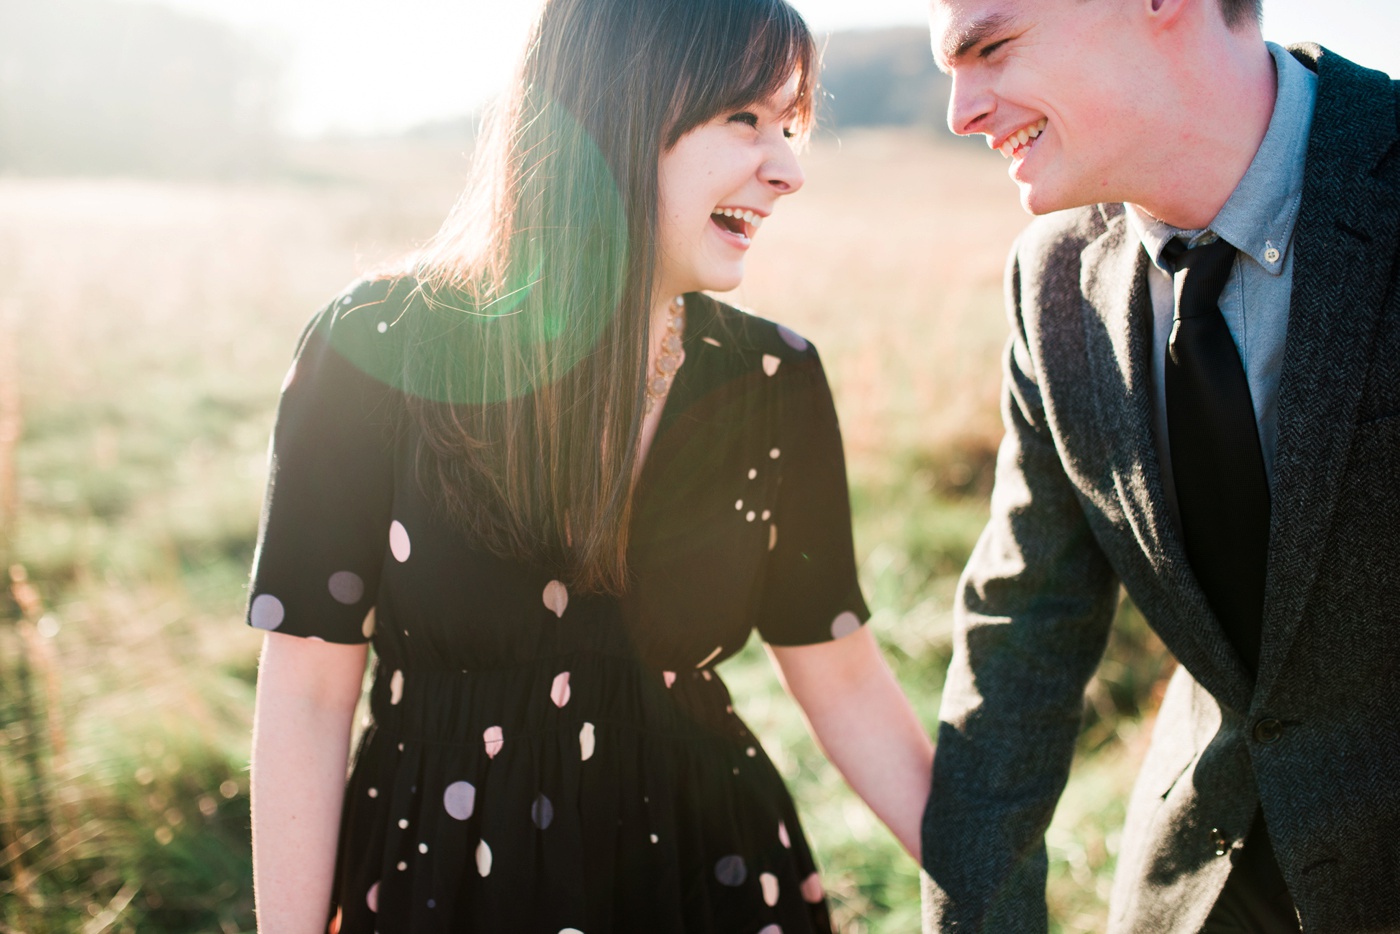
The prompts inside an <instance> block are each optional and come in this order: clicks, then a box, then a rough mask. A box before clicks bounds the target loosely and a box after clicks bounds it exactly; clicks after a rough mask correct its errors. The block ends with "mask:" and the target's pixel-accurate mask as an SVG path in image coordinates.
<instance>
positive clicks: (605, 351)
mask: <svg viewBox="0 0 1400 934" xmlns="http://www.w3.org/2000/svg"><path fill="white" fill-rule="evenodd" d="M815 67H816V60H815V53H814V49H813V44H812V39H811V37H810V35H809V33H808V31H807V29H806V26H805V25H804V24H803V23H802V21H801V19H800V18H799V17H798V15H797V14H796V13H795V12H794V11H793V10H791V9H790V8H789V7H788V6H786V5H785V4H784V3H783V2H782V0H694V2H687V3H676V2H669V0H549V2H547V3H546V4H545V7H544V10H543V11H542V14H541V17H540V19H539V21H538V23H537V25H536V27H535V31H534V34H533V35H532V37H531V41H530V44H529V46H528V50H527V52H526V55H525V57H524V60H523V64H522V67H521V70H520V72H519V74H518V75H517V79H516V82H515V85H514V92H513V94H512V95H511V96H510V98H509V100H508V102H507V104H506V105H504V106H503V108H502V110H501V112H500V113H499V114H498V115H497V120H496V123H495V127H494V132H493V135H492V137H491V138H490V139H488V140H487V141H486V142H484V143H483V144H482V146H481V147H480V153H481V156H480V162H479V174H478V178H477V182H476V184H474V185H473V187H472V189H471V191H470V194H469V197H467V198H466V199H464V201H463V204H462V205H460V206H459V208H458V210H457V211H456V212H454V217H453V219H452V220H451V221H450V222H449V224H448V225H447V226H446V227H445V228H444V231H443V233H442V234H441V235H440V236H439V238H438V239H437V241H435V243H434V244H432V245H431V247H430V248H429V249H428V250H427V251H426V252H425V253H424V254H423V255H421V256H419V257H417V258H416V259H415V261H414V262H413V264H412V266H411V269H410V270H409V271H408V272H407V273H405V274H401V275H396V276H387V277H382V278H379V279H376V280H374V281H369V282H364V283H360V284H357V285H356V286H354V287H353V288H352V289H351V290H350V291H348V292H347V293H346V294H345V295H343V296H342V297H340V298H338V299H337V300H336V301H334V302H333V303H332V304H331V305H330V306H329V307H328V308H327V309H325V310H324V311H323V312H322V313H321V314H320V315H318V316H317V318H316V319H314V320H313V322H312V324H311V326H310V327H309V328H308V330H307V333H306V334H305V336H304V337H303V341H302V345H301V348H300V350H299V353H298V356H297V359H296V362H295V364H294V365H293V369H292V371H291V372H290V373H289V374H288V378H287V382H286V383H285V384H284V392H283V399H282V404H281V408H280V411H279V415H278V422H277V427H276V430H275V433H274V449H273V469H272V478H271V481H270V484H269V492H268V502H267V507H266V512H265V517H264V522H263V529H262V532H261V539H260V543H259V549H258V555H257V557H256V559H255V568H254V577H253V584H252V589H251V599H250V603H249V620H250V622H251V624H252V625H254V626H257V627H259V628H262V629H266V630H268V634H267V636H266V644H265V647H264V650H263V656H262V663H261V669H260V672H259V678H258V701H257V713H256V723H255V736H254V748H253V793H254V818H253V829H254V856H255V867H256V881H257V895H258V914H259V919H260V929H261V930H262V931H264V932H266V934H271V932H283V931H289V932H297V931H307V932H310V931H316V930H323V929H325V927H326V925H327V917H328V911H327V906H328V905H329V906H330V911H329V917H330V928H331V929H332V930H339V931H347V932H349V931H354V932H359V931H366V932H368V931H379V932H383V934H390V932H396V931H413V932H422V931H434V930H441V931H454V932H455V931H491V932H542V934H557V932H570V931H572V932H578V931H582V932H585V934H603V932H615V931H646V932H682V931H684V932H716V934H720V932H722V934H734V932H759V931H762V932H764V934H777V932H780V931H781V932H786V934H800V932H811V931H829V930H830V926H831V925H830V920H829V918H828V915H827V910H826V906H825V904H824V899H823V896H822V890H821V884H820V881H819V879H818V877H817V876H816V871H815V866H814V863H813V860H812V856H811V853H810V851H809V849H808V847H807V844H806V841H805V840H804V838H803V836H802V834H801V832H800V828H799V827H798V823H797V818H796V814H795V812H794V810H793V806H792V803H791V800H790V799H789V797H788V795H787V792H786V790H785V789H784V788H783V785H782V781H781V779H780V777H779V776H778V775H777V773H776V771H775V770H774V768H773V766H772V764H771V763H770V762H769V760H768V759H767V757H766V756H765V755H764V754H763V751H762V749H761V747H760V746H759V745H758V743H757V741H756V740H755V739H754V738H753V737H752V736H751V735H750V734H749V733H748V731H747V729H746V728H745V727H744V725H743V723H742V721H740V719H739V718H738V716H737V715H735V713H734V711H733V707H732V706H730V703H729V698H728V695H727V693H726V691H725V689H724V687H723V685H722V684H721V682H720V680H719V678H718V677H717V676H716V675H715V673H714V670H713V666H714V665H715V664H716V663H717V662H719V661H721V660H723V659H724V658H726V657H728V656H730V655H732V654H734V653H735V652H737V651H738V650H739V649H740V648H741V647H742V646H743V645H744V643H745V641H746V640H747V639H748V637H749V634H750V632H751V630H752V629H753V628H754V627H755V626H757V628H758V629H759V630H760V633H761V635H762V636H763V638H764V639H765V640H767V642H768V643H769V645H770V646H771V651H772V655H773V658H774V659H775V661H776V663H777V665H778V667H779V668H780V670H781V675H782V677H783V678H784V679H785V682H786V686H787V688H788V690H789V691H790V692H791V693H792V694H793V696H794V697H795V698H796V699H797V700H798V702H799V703H800V704H801V706H802V708H803V710H804V712H805V714H806V716H807V718H808V719H809V721H810V723H811V726H812V729H813V730H814V732H815V734H816V735H817V737H818V739H819V741H820V742H821V743H822V744H823V746H824V747H825V749H826V750H827V752H828V754H829V755H830V757H831V758H832V760H833V761H834V762H835V763H836V765H837V766H838V767H839V768H840V769H841V771H842V772H843V773H844V774H845V775H846V777H847V779H848V780H849V781H850V782H851V784H852V785H853V786H854V787H855V789H856V790H857V791H858V792H859V793H860V794H861V795H862V796H864V798H865V799H866V800H867V801H868V802H869V803H870V805H871V806H872V808H874V810H875V811H876V813H877V814H878V815H879V816H880V817H881V818H883V819H884V820H885V821H886V822H887V823H888V824H889V825H890V826H891V827H892V828H893V829H894V831H895V833H896V834H897V835H898V836H899V838H900V840H901V841H902V842H903V843H904V845H905V846H906V847H907V848H909V849H910V850H911V852H913V851H916V849H917V846H918V843H917V841H918V822H919V817H920V813H921V810H922V807H923V802H924V798H925V795H926V792H927V788H928V775H929V767H930V763H931V759H932V752H931V749H930V747H929V744H928V740H927V738H926V737H925V734H924V731H923V730H922V728H921V727H920V725H919V724H918V722H917V720H916V719H915V717H914V716H913V714H912V712H911V711H910V709H909V707H908V704H907V703H906V701H905V700H904V698H903V695H902V694H901V693H900V692H899V689H898V687H897V686H896V685H895V683H894V680H893V678H892V677H891V676H890V673H889V671H888V669H887V668H886V667H885V665H884V662H883V660H882V659H881V658H880V656H879V654H878V651H877V650H876V648H875V644H874V641H873V639H872V638H871V636H870V635H869V633H868V632H867V630H866V629H865V628H864V627H863V626H862V625H861V624H862V623H863V621H864V620H865V619H866V618H867V616H868V613H867V611H866V608H865V605H864V602H863V600H862V598H861V595H860V591H859V588H858V586H857V583H856V578H855V569H854V561H853V558H852V551H851V537H850V518H849V509H848V502H847V494H846V486H845V468H844V464H843V460H842V454H841V446H840V436H839V433H838V430H837V426H836V419H835V413H834V410H833V407H832V404H831V399H830V395H829V393H828V391H827V386H826V381H825V378H824V376H823V374H822V370H821V365H820V362H819V360H818V358H817V355H816V352H815V350H813V349H812V347H811V346H810V345H809V344H808V343H807V342H806V341H805V340H803V339H802V338H800V337H798V336H797V335H796V334H794V333H792V332H791V331H788V330H786V329H783V328H780V327H777V326H775V325H773V324H770V323H768V322H766V321H763V320H761V319H758V318H754V317H751V316H748V315H745V314H743V313H740V312H737V311H736V310H734V309H732V308H729V307H726V306H724V305H722V304H720V303H719V302H717V301H715V300H713V299H711V298H709V297H707V296H705V295H703V294H700V290H702V289H713V290H725V289H730V288H733V287H734V286H736V285H737V284H738V282H739V280H740V277H741V275H742V270H743V259H744V255H745V252H746V251H747V250H748V248H749V246H750V242H751V238H753V236H754V234H755V232H756V231H757V229H758V228H759V227H760V225H761V224H762V220H763V218H765V217H766V216H768V214H769V213H770V212H771V211H772V210H773V208H774V206H775V205H776V204H777V202H778V201H780V200H781V199H782V198H783V197H785V196H786V195H788V194H791V193H793V192H795V191H796V190H797V189H798V188H800V187H801V185H802V181H803V178H802V173H801V170H800V168H799V167H798V165H797V162H796V159H795V156H794V152H793V149H792V144H793V142H794V139H795V138H800V137H802V136H803V135H804V134H805V133H806V131H807V129H808V128H809V126H810V123H811V118H812V93H813V86H814V82H815V71H814V70H815ZM370 641H372V643H373V645H374V648H375V653H376V656H377V663H376V666H375V677H374V684H373V687H372V689H371V691H370V711H371V717H370V723H371V725H370V727H369V728H368V729H367V730H366V732H365V734H364V737H363V739H362V741H361V744H360V747H359V749H358V750H357V753H356V758H355V767H354V771H353V774H352V775H351V777H350V780H349V783H348V785H347V783H346V781H345V763H346V758H347V755H348V752H349V750H348V745H349V739H348V737H349V733H350V724H351V717H352V712H353V709H354V707H355V705H356V702H357V700H358V698H359V695H360V688H361V679H362V675H363V671H364V667H365V660H366V643H367V642H370Z"/></svg>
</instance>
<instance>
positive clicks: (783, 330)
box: [778, 324, 807, 350]
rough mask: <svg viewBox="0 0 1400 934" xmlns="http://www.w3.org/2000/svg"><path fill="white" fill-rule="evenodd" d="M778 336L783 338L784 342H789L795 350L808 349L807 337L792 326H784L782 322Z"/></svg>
mask: <svg viewBox="0 0 1400 934" xmlns="http://www.w3.org/2000/svg"><path fill="white" fill-rule="evenodd" d="M778 336H779V337H781V338H782V339H783V343H784V344H787V345H788V346H789V347H791V348H792V349H793V350H806V349H807V338H805V337H803V336H802V335H801V334H798V333H797V332H796V331H794V330H792V329H791V328H788V327H784V326H783V325H781V324H780V325H778Z"/></svg>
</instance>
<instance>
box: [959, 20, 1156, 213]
mask: <svg viewBox="0 0 1400 934" xmlns="http://www.w3.org/2000/svg"><path fill="white" fill-rule="evenodd" d="M1139 7H1140V4H1138V3H1134V2H1123V0H932V4H931V8H932V21H931V28H932V33H933V54H934V58H935V60H936V61H937V63H938V67H939V68H940V69H942V70H943V71H945V72H947V73H948V74H950V75H952V77H953V91H952V97H951V99H950V100H949V103H948V126H949V128H951V129H952V131H953V132H954V133H957V134H959V135H964V136H970V135H976V134H982V135H983V136H985V137H986V139H987V143H988V145H990V146H991V147H992V148H994V149H999V150H1000V151H1001V152H1002V154H1003V155H1004V156H1005V157H1006V158H1008V159H1010V160H1011V166H1010V175H1011V178H1012V179H1013V180H1014V181H1015V182H1016V184H1017V186H1018V187H1019V188H1020V191H1021V204H1022V206H1023V207H1024V208H1025V209H1026V210H1027V211H1029V212H1031V213H1032V214H1044V213H1047V212H1050V211H1058V210H1062V209H1064V208H1069V207H1075V206H1078V205H1083V204H1094V203H1098V202H1101V201H1119V200H1135V199H1134V198H1133V195H1134V194H1136V193H1137V191H1136V189H1137V187H1138V185H1139V183H1140V182H1141V178H1140V176H1141V173H1142V172H1143V168H1144V165H1143V164H1144V162H1145V157H1147V156H1148V155H1149V154H1150V153H1151V151H1152V146H1153V142H1154V139H1153V131H1152V122H1151V116H1152V114H1151V107H1152V104H1153V98H1152V95H1151V94H1150V93H1146V94H1144V93H1143V92H1142V90H1141V89H1140V85H1141V84H1142V80H1143V77H1142V75H1143V71H1142V69H1140V68H1139V67H1137V66H1139V65H1140V64H1142V63H1141V62H1140V61H1138V56H1139V55H1140V54H1142V52H1143V51H1144V46H1143V42H1144V41H1145V37H1144V32H1143V30H1142V28H1141V23H1140V19H1141V18H1142V17H1140V16H1138V13H1139Z"/></svg>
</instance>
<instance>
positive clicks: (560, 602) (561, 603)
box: [544, 581, 569, 619]
mask: <svg viewBox="0 0 1400 934" xmlns="http://www.w3.org/2000/svg"><path fill="white" fill-rule="evenodd" d="M544 605H545V606H546V607H547V608H548V609H549V611H550V612H551V613H553V614H554V615H555V616H557V617H558V618H560V619H563V618H564V611H565V610H566V609H568V607H569V588H568V587H565V586H564V582H563V581H550V582H549V583H548V584H545V585H544Z"/></svg>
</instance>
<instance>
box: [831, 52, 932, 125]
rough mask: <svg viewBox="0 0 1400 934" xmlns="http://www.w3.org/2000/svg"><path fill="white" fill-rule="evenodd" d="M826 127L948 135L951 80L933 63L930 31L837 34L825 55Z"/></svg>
mask: <svg viewBox="0 0 1400 934" xmlns="http://www.w3.org/2000/svg"><path fill="white" fill-rule="evenodd" d="M822 87H823V88H824V89H825V91H826V94H827V97H826V100H825V101H823V103H822V121H821V122H822V124H823V127H824V128H828V129H831V128H834V129H835V130H836V131H838V132H839V131H841V130H849V129H852V128H855V127H871V126H910V127H920V128H923V129H927V130H930V131H932V132H936V133H941V134H944V135H950V134H948V127H947V124H946V122H945V120H944V114H945V112H946V111H947V109H948V93H949V91H950V89H951V82H950V79H949V78H948V77H947V76H946V75H944V74H943V73H942V72H940V71H939V70H938V68H937V67H935V66H934V64H933V53H932V52H931V51H930V49H929V36H928V29H926V28H925V27H923V26H901V27H896V28H893V29H874V30H868V31H859V32H838V33H833V34H832V35H831V36H830V37H828V39H827V41H826V47H825V51H824V54H823V55H822Z"/></svg>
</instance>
